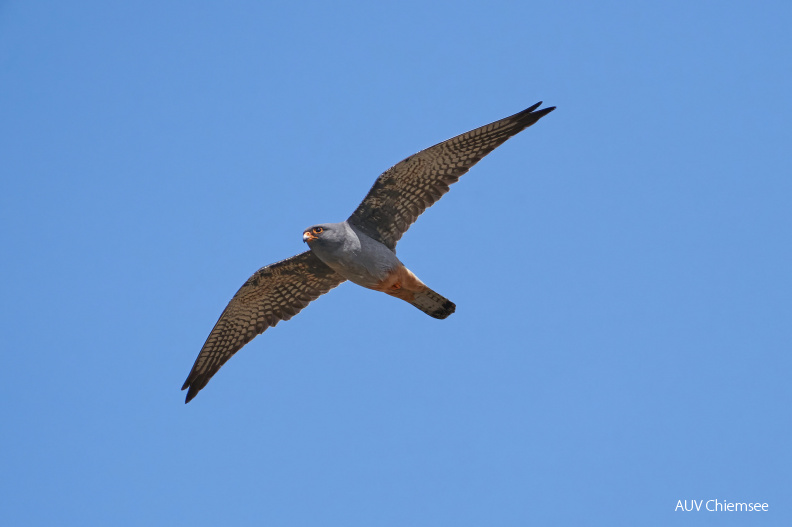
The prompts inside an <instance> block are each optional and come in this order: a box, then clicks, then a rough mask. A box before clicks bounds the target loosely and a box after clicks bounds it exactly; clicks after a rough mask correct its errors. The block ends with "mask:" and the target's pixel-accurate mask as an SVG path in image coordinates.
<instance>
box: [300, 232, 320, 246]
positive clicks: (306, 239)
mask: <svg viewBox="0 0 792 527" xmlns="http://www.w3.org/2000/svg"><path fill="white" fill-rule="evenodd" d="M318 239H319V238H318V237H316V236H314V235H313V234H311V231H305V232H304V233H303V241H304V242H306V243H307V242H312V241H314V240H318Z"/></svg>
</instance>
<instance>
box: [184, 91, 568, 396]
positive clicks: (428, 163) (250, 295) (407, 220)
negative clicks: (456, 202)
mask: <svg viewBox="0 0 792 527" xmlns="http://www.w3.org/2000/svg"><path fill="white" fill-rule="evenodd" d="M541 104H542V103H541V102H539V103H536V104H534V105H533V106H531V107H530V108H527V109H526V110H523V111H522V112H519V113H516V114H514V115H512V116H510V117H506V118H505V119H501V120H499V121H495V122H494V123H490V124H488V125H485V126H482V127H480V128H476V129H475V130H471V131H469V132H467V133H464V134H462V135H458V136H456V137H454V138H452V139H449V140H447V141H443V142H442V143H438V144H436V145H434V146H431V147H429V148H427V149H426V150H422V151H420V152H418V153H417V154H415V155H412V156H410V157H408V158H407V159H405V160H403V161H401V162H400V163H397V164H396V165H394V166H392V167H391V168H389V169H388V170H386V171H385V172H384V173H383V174H382V175H381V176H380V177H378V178H377V181H376V182H374V186H372V187H371V190H369V193H368V194H367V195H366V197H365V198H364V199H363V202H362V203H361V204H360V205H359V206H358V208H357V209H355V211H354V212H353V213H352V215H351V216H350V217H349V218H347V220H346V221H342V222H341V223H322V224H319V225H314V226H313V227H309V228H308V229H306V230H305V231H303V235H302V236H303V241H304V242H306V243H307V244H308V247H309V250H308V251H305V252H304V253H300V254H298V255H297V256H292V257H291V258H288V259H286V260H283V261H280V262H278V263H274V264H272V265H268V266H266V267H262V268H261V269H259V270H258V271H256V273H255V274H254V275H253V276H251V277H250V279H248V281H247V282H245V284H244V285H243V286H242V287H241V288H240V289H239V291H237V293H236V294H235V295H234V297H233V298H232V299H231V301H230V302H229V303H228V305H227V306H226V308H225V310H223V313H222V314H221V315H220V319H219V320H218V321H217V323H216V324H215V326H214V328H212V332H211V333H209V337H208V338H207V339H206V342H205V343H204V345H203V348H201V352H200V353H199V354H198V358H197V359H196V360H195V364H194V365H193V367H192V370H191V371H190V375H188V376H187V380H186V381H185V382H184V386H182V390H187V389H188V388H189V390H188V392H187V399H186V401H185V402H186V403H189V402H190V400H192V398H193V397H195V396H196V395H197V394H198V392H199V391H200V390H201V389H202V388H203V387H204V386H206V383H208V382H209V379H211V378H212V376H213V375H214V374H215V373H217V371H218V370H219V369H220V367H221V366H222V365H223V364H225V362H226V361H227V360H228V359H230V358H231V356H232V355H233V354H234V353H236V352H237V351H239V350H240V349H241V348H242V346H244V345H245V344H247V343H248V342H250V341H251V340H253V338H254V337H256V336H257V335H259V334H261V333H263V332H264V330H266V329H267V328H269V327H272V326H274V325H276V324H277V323H278V322H280V321H281V320H289V319H290V318H291V317H293V316H294V315H296V314H297V313H299V312H300V311H301V310H302V309H303V308H304V307H305V306H307V305H308V304H309V303H310V302H311V301H313V300H316V299H317V298H318V297H319V296H320V295H323V294H324V293H327V292H328V291H330V290H331V289H333V288H334V287H336V286H337V285H339V284H340V283H342V282H344V281H345V280H349V281H350V282H353V283H355V284H358V285H361V286H363V287H367V288H369V289H373V290H375V291H381V292H383V293H387V294H389V295H391V296H394V297H396V298H400V299H402V300H404V301H405V302H408V303H410V304H412V305H414V306H415V307H417V308H418V309H420V310H421V311H423V312H424V313H426V314H427V315H429V316H431V317H434V318H440V319H442V318H446V317H448V316H449V315H450V314H451V313H453V312H454V310H455V309H456V306H455V305H454V303H453V302H451V301H450V300H448V299H447V298H445V297H443V296H442V295H440V294H438V293H436V292H435V291H433V290H432V289H430V288H429V287H427V286H426V284H424V283H423V282H421V280H420V279H418V277H417V276H415V275H414V274H413V273H412V272H411V271H410V270H409V269H407V268H406V267H405V266H404V264H403V263H402V262H401V261H400V260H399V259H398V258H397V257H396V242H398V241H399V239H400V238H401V237H402V235H403V234H404V233H405V232H406V231H407V229H408V228H409V227H410V225H412V224H413V222H414V221H415V220H416V219H417V218H418V216H419V215H420V214H421V213H422V212H423V211H425V210H426V209H427V208H429V207H430V206H432V205H433V204H434V203H435V202H436V201H437V200H439V199H440V197H441V196H442V195H443V194H445V193H446V192H448V187H449V185H451V184H452V183H456V181H457V180H458V179H459V177H460V176H462V175H463V174H464V173H465V172H467V171H468V170H470V167H472V166H473V165H475V164H476V163H478V162H479V161H481V159H482V158H483V157H484V156H486V155H487V154H489V153H490V152H492V151H493V150H494V149H495V148H497V147H498V146H500V145H501V144H503V143H504V142H505V141H506V140H507V139H509V138H510V137H512V136H513V135H516V134H518V133H519V132H521V131H523V130H525V129H526V128H528V127H529V126H531V125H532V124H534V123H535V122H536V121H538V120H539V119H541V118H542V117H544V116H545V115H547V114H548V113H550V112H552V111H553V110H555V107H554V106H553V107H549V108H543V109H541V110H537V108H539V106H540V105H541Z"/></svg>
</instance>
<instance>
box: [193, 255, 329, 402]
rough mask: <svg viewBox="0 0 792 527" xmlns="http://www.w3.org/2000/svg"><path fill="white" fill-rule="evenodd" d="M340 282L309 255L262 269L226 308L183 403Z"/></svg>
mask: <svg viewBox="0 0 792 527" xmlns="http://www.w3.org/2000/svg"><path fill="white" fill-rule="evenodd" d="M343 281H344V278H342V277H341V276H340V275H339V274H337V273H336V272H335V271H333V270H332V269H330V268H329V267H328V266H327V265H326V264H325V263H324V262H322V261H321V260H320V259H319V258H317V257H316V255H314V254H313V253H312V252H311V251H306V252H304V253H301V254H298V255H297V256H292V257H291V258H289V259H288V260H283V261H281V262H278V263H275V264H272V265H268V266H267V267H262V268H261V269H259V270H258V271H256V273H255V274H254V275H253V276H251V277H250V278H249V279H248V281H247V282H245V285H243V286H242V287H241V288H240V289H239V291H237V293H236V294H235V295H234V298H232V299H231V301H230V302H229V303H228V306H226V308H225V310H224V311H223V314H222V315H220V319H219V320H218V321H217V324H215V327H214V328H213V329H212V332H211V333H209V337H208V338H207V339H206V343H204V345H203V348H201V352H200V353H199V354H198V358H197V359H196V360H195V364H194V365H193V367H192V371H190V375H189V376H187V380H186V381H185V382H184V386H182V390H185V389H187V388H189V389H190V390H189V391H188V392H187V400H186V401H185V402H187V403H189V402H190V400H191V399H192V398H193V397H195V396H196V395H198V392H199V391H200V390H201V388H203V387H204V386H206V383H208V382H209V379H211V378H212V375H214V374H215V373H217V370H219V369H220V367H221V366H222V365H223V364H225V362H226V361H227V360H228V359H230V358H231V356H232V355H233V354H234V353H236V352H237V351H239V350H240V349H241V348H242V346H244V345H245V344H247V343H248V342H250V341H251V340H253V338H254V337H255V336H256V335H259V334H260V333H263V332H264V330H265V329H267V328H268V327H271V326H274V325H275V324H277V323H278V322H280V321H281V320H289V319H290V318H291V317H293V316H294V315H296V314H297V313H299V312H300V311H301V310H302V308H304V307H305V306H307V305H308V304H309V303H310V302H311V301H313V300H316V299H317V298H319V296H320V295H322V294H324V293H327V292H328V291H330V290H331V289H332V288H334V287H335V286H337V285H338V284H340V283H341V282H343Z"/></svg>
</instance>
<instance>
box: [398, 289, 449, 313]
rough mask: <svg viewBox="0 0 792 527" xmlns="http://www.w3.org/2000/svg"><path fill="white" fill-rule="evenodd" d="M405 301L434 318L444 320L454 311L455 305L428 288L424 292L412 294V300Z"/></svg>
mask: <svg viewBox="0 0 792 527" xmlns="http://www.w3.org/2000/svg"><path fill="white" fill-rule="evenodd" d="M407 301H408V302H409V303H410V304H412V305H414V306H415V307H417V308H418V309H420V310H421V311H423V312H424V313H426V314H427V315H429V316H430V317H434V318H446V317H447V316H448V315H450V314H451V313H453V312H454V311H456V305H455V304H454V303H453V302H451V301H450V300H449V299H447V298H446V297H444V296H442V295H440V294H438V293H435V292H434V291H432V290H431V289H429V288H428V287H427V288H426V290H425V291H420V292H417V293H413V298H412V300H407Z"/></svg>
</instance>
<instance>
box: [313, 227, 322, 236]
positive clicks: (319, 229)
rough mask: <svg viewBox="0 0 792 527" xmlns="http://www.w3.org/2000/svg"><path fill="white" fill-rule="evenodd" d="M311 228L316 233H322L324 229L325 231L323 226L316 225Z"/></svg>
mask: <svg viewBox="0 0 792 527" xmlns="http://www.w3.org/2000/svg"><path fill="white" fill-rule="evenodd" d="M311 230H312V231H313V233H314V234H322V231H324V229H323V228H321V227H314V228H313V229H311Z"/></svg>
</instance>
